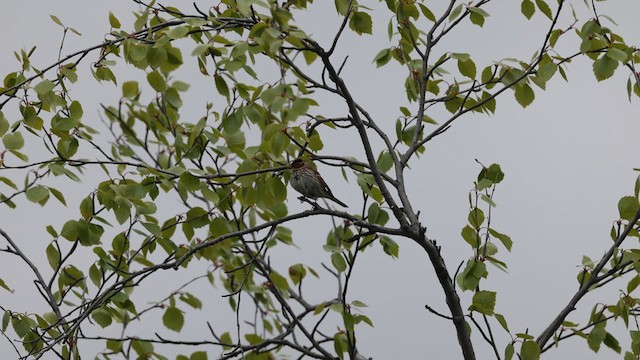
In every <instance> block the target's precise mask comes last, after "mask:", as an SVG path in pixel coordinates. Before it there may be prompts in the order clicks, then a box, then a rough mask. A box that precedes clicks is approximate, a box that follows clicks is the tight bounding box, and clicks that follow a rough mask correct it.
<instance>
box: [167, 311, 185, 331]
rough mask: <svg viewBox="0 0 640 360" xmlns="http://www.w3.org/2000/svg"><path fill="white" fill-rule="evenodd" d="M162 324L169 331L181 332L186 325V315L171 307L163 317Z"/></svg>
mask: <svg viewBox="0 0 640 360" xmlns="http://www.w3.org/2000/svg"><path fill="white" fill-rule="evenodd" d="M162 323H163V324H164V326H166V327H167V329H169V330H173V331H175V332H180V330H182V326H183V325H184V315H183V314H182V311H180V309H178V308H177V307H175V306H169V307H168V308H167V310H165V312H164V315H162Z"/></svg>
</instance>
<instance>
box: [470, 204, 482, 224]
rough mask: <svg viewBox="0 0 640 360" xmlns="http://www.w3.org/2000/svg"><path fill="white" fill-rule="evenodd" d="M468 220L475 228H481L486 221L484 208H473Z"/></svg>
mask: <svg viewBox="0 0 640 360" xmlns="http://www.w3.org/2000/svg"><path fill="white" fill-rule="evenodd" d="M468 220H469V224H471V226H473V228H474V229H479V228H480V227H481V226H482V224H483V223H484V212H483V211H482V209H479V208H473V209H471V211H470V212H469V216H468Z"/></svg>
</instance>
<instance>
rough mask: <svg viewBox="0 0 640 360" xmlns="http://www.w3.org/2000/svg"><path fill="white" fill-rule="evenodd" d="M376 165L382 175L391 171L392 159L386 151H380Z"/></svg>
mask: <svg viewBox="0 0 640 360" xmlns="http://www.w3.org/2000/svg"><path fill="white" fill-rule="evenodd" d="M377 165H378V170H380V171H381V172H383V173H386V172H387V171H389V170H391V168H392V167H393V158H392V157H391V154H390V153H389V152H388V151H386V150H385V151H382V152H381V153H380V155H378V160H377Z"/></svg>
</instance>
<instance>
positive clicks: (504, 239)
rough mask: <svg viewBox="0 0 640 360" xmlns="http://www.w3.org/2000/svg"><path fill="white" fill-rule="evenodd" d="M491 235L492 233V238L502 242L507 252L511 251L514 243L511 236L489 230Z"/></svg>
mask: <svg viewBox="0 0 640 360" xmlns="http://www.w3.org/2000/svg"><path fill="white" fill-rule="evenodd" d="M489 233H491V236H493V237H495V238H496V239H498V240H500V242H502V245H504V247H505V248H507V250H509V251H511V246H513V241H512V240H511V238H510V237H509V236H507V235H505V234H501V233H499V232H497V231H496V230H494V229H489Z"/></svg>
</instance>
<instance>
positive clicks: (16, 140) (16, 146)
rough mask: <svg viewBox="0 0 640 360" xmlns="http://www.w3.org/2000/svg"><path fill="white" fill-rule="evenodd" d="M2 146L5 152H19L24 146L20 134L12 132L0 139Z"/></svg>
mask: <svg viewBox="0 0 640 360" xmlns="http://www.w3.org/2000/svg"><path fill="white" fill-rule="evenodd" d="M2 144H4V147H5V148H6V149H7V150H20V149H21V148H22V147H23V146H24V138H23V137H22V133H19V132H14V133H8V134H5V135H4V136H3V137H2Z"/></svg>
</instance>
